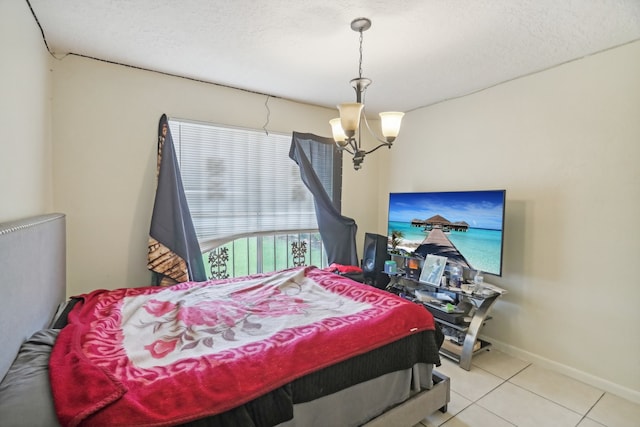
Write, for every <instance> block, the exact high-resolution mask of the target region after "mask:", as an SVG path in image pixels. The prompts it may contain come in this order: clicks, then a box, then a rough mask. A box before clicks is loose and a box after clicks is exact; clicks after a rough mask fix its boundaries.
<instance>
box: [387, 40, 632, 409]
mask: <svg viewBox="0 0 640 427" xmlns="http://www.w3.org/2000/svg"><path fill="white" fill-rule="evenodd" d="M639 161H640V42H636V43H634V44H630V45H626V46H623V47H620V48H617V49H614V50H610V51H607V52H604V53H600V54H597V55H594V56H591V57H587V58H584V59H582V60H579V61H575V62H571V63H568V64H565V65H563V66H560V67H557V68H554V69H551V70H548V71H544V72H541V73H538V74H535V75H532V76H529V77H525V78H521V79H518V80H515V81H512V82H509V83H505V84H502V85H499V86H497V87H494V88H491V89H488V90H485V91H482V92H480V93H476V94H474V95H470V96H467V97H464V98H460V99H456V100H451V101H448V102H444V103H441V104H438V105H434V106H431V107H428V108H422V109H419V110H416V111H413V112H410V113H408V114H407V115H406V118H405V122H404V125H403V129H402V133H401V134H400V138H399V141H398V143H397V144H396V146H395V147H394V149H393V150H392V157H391V160H390V163H389V165H390V166H389V170H390V175H389V180H388V186H387V187H385V186H382V187H381V191H380V192H381V194H384V195H385V197H383V199H381V201H380V203H379V213H382V214H380V215H379V216H380V217H381V218H382V219H383V220H382V221H380V222H379V225H378V228H379V230H380V231H384V230H385V228H386V216H385V214H384V213H383V212H386V209H387V203H388V193H389V191H439V190H470V189H499V188H505V189H506V190H507V207H506V232H505V239H506V241H505V246H504V249H505V254H504V274H503V277H502V278H495V279H493V278H492V276H487V278H486V279H485V280H487V281H493V282H495V283H496V284H498V285H500V286H502V287H504V288H507V289H508V291H509V294H508V295H506V296H505V297H504V298H502V299H501V301H499V302H498V304H497V305H496V307H495V309H494V311H493V315H494V319H493V320H492V321H490V322H488V324H487V327H486V329H485V334H486V335H487V336H488V337H489V338H490V340H491V341H493V342H494V343H495V344H497V345H498V346H499V347H501V348H503V349H505V350H507V351H510V352H511V353H513V354H516V355H519V356H520V357H523V358H525V359H528V360H532V361H537V362H539V363H543V364H545V365H548V366H550V367H552V368H556V369H559V370H562V371H563V372H565V373H570V374H571V375H573V376H575V377H577V378H579V379H582V380H584V381H587V382H590V383H592V384H596V385H599V386H601V387H605V388H606V389H609V390H611V391H614V392H617V393H618V394H619V395H622V396H625V397H627V398H631V399H633V400H635V401H640V333H638V328H639V327H640V308H639V307H638V301H640V280H639V279H638V277H637V263H638V260H640V228H639V227H638V225H639V218H640V164H639ZM492 279H493V280H492Z"/></svg>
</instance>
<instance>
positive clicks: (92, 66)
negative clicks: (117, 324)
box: [53, 56, 378, 294]
mask: <svg viewBox="0 0 640 427" xmlns="http://www.w3.org/2000/svg"><path fill="white" fill-rule="evenodd" d="M54 67H55V68H54V121H53V123H54V141H55V151H54V165H55V174H54V183H55V189H54V191H55V194H54V195H55V198H54V199H55V208H56V210H58V211H61V212H65V213H66V214H67V235H68V241H67V246H68V255H69V256H68V274H67V277H68V287H67V292H68V293H69V294H77V293H80V292H86V291H89V290H91V289H95V288H108V289H113V288H117V287H122V286H142V285H148V284H149V283H150V274H149V272H148V270H147V269H146V255H147V252H146V251H147V238H148V232H149V224H150V219H151V211H152V207H153V198H154V194H155V168H156V139H157V127H158V120H159V118H160V116H161V115H162V114H163V113H166V114H167V115H168V116H169V117H175V118H186V119H191V120H199V121H205V122H211V123H220V124H226V125H233V126H242V127H248V128H253V129H261V128H262V127H263V126H264V125H265V122H266V120H267V110H266V107H265V100H266V97H265V96H262V95H257V94H253V93H248V92H244V91H240V90H234V89H230V88H225V87H220V86H215V85H211V84H205V83H200V82H194V81H191V80H187V79H182V78H177V77H170V76H166V75H162V74H159V73H154V72H149V71H142V70H137V69H133V68H129V67H125V66H119V65H114V64H108V63H104V62H100V61H96V60H91V59H86V58H81V57H77V56H68V57H66V58H65V59H64V60H62V61H57V62H56V63H55V64H54ZM268 107H269V109H270V119H269V120H270V121H269V123H268V125H267V129H268V130H269V131H271V132H284V133H291V132H292V131H294V130H295V131H299V132H311V133H315V134H318V135H330V127H329V124H328V120H329V119H330V118H332V117H333V116H334V115H335V114H336V112H335V111H332V110H329V109H325V108H319V107H314V106H309V105H303V104H299V103H294V102H290V101H285V100H282V99H276V98H270V99H269V102H268ZM344 164H345V167H344V193H343V194H344V195H343V213H344V214H345V215H347V216H352V217H354V218H356V220H357V221H358V222H360V220H361V218H364V219H363V220H362V223H364V224H368V225H365V226H364V227H363V226H360V233H361V235H360V236H359V237H358V242H360V240H363V237H362V235H363V234H362V233H363V232H364V231H366V230H367V227H368V228H375V225H376V220H377V218H375V216H372V218H373V219H369V215H368V212H369V211H375V207H376V203H377V194H378V193H377V185H376V184H375V181H373V185H368V181H369V180H371V178H369V179H368V178H367V177H368V174H369V175H371V176H375V175H373V173H374V171H375V168H374V167H369V169H368V172H367V170H362V171H358V172H357V173H356V172H355V171H353V168H352V167H351V163H350V159H349V158H345V162H344ZM370 164H371V165H370V166H375V162H374V161H373V160H372V161H371V162H370ZM362 189H364V190H366V191H361V190H362ZM351 195H355V196H353V197H352V196H351ZM367 198H369V200H363V199H367ZM366 202H368V203H369V205H370V206H371V209H366ZM367 221H368V223H367ZM363 230H364V231H363Z"/></svg>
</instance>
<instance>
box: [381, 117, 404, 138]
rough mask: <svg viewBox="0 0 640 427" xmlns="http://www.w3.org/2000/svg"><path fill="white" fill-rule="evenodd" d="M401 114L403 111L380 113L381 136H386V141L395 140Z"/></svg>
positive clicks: (400, 121)
mask: <svg viewBox="0 0 640 427" xmlns="http://www.w3.org/2000/svg"><path fill="white" fill-rule="evenodd" d="M403 116H404V113H400V112H398V111H387V112H385V113H380V125H381V126H382V136H384V137H385V138H386V140H387V142H393V141H395V139H396V137H397V136H398V134H399V133H400V124H401V123H402V117H403Z"/></svg>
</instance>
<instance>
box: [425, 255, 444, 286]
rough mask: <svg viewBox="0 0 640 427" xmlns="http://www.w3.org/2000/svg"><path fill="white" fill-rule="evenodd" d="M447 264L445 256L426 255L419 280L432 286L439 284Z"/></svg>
mask: <svg viewBox="0 0 640 427" xmlns="http://www.w3.org/2000/svg"><path fill="white" fill-rule="evenodd" d="M446 265H447V257H444V256H439V255H431V254H429V255H427V258H425V260H424V265H423V267H422V273H421V274H420V282H421V283H426V284H428V285H432V286H440V280H441V278H442V274H443V273H444V267H445V266H446Z"/></svg>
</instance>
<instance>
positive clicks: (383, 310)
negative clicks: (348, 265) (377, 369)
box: [50, 267, 434, 426]
mask: <svg viewBox="0 0 640 427" xmlns="http://www.w3.org/2000/svg"><path fill="white" fill-rule="evenodd" d="M81 298H82V301H81V302H80V303H78V304H77V305H76V307H74V309H73V310H72V312H71V313H70V314H69V324H68V325H67V326H66V327H65V328H64V329H63V330H62V331H61V332H60V335H59V337H58V340H57V341H56V344H55V347H54V349H53V352H52V355H51V360H50V376H51V383H52V390H53V397H54V403H55V406H56V411H57V413H58V418H59V420H60V423H61V424H62V425H63V426H75V425H92V426H125V425H128V426H130V425H136V426H143V425H146V426H164V425H174V424H179V423H184V422H187V421H191V420H194V419H198V418H202V417H205V416H209V415H214V414H218V413H221V412H224V411H227V410H229V409H231V408H234V407H236V406H239V405H242V404H244V403H246V402H248V401H250V400H252V399H255V398H256V397H258V396H260V395H262V394H264V393H266V392H268V391H271V390H274V389H276V388H278V387H280V386H282V385H284V384H287V383H289V382H291V381H292V380H294V379H296V378H299V377H301V376H303V375H305V374H307V373H310V372H312V371H315V370H318V369H321V368H324V367H326V366H329V365H332V364H334V363H337V362H340V361H342V360H345V359H348V358H350V357H352V356H355V355H358V354H362V353H365V352H367V351H369V350H371V349H373V348H376V347H379V346H381V345H384V344H388V343H390V342H392V341H395V340H398V339H400V338H403V337H405V336H407V335H410V334H412V333H415V332H418V331H423V330H430V329H434V321H433V317H432V316H431V314H429V312H428V311H427V310H425V309H424V308H423V307H421V306H419V305H417V304H414V303H411V302H408V301H405V300H403V299H401V298H398V297H396V296H394V295H391V294H389V293H387V292H384V291H381V290H379V289H376V288H373V287H371V286H367V285H363V284H360V283H356V282H353V281H351V280H349V279H345V278H343V277H341V276H338V275H335V274H333V273H329V272H326V271H322V270H319V269H316V268H314V267H308V268H296V269H290V270H284V271H281V272H277V273H272V274H265V275H254V276H248V277H246V278H242V279H230V280H225V281H210V282H201V283H195V282H187V283H181V284H178V285H175V286H172V287H168V288H159V287H148V288H127V289H119V290H114V291H105V290H98V291H94V292H92V293H90V294H86V295H82V296H81Z"/></svg>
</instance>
